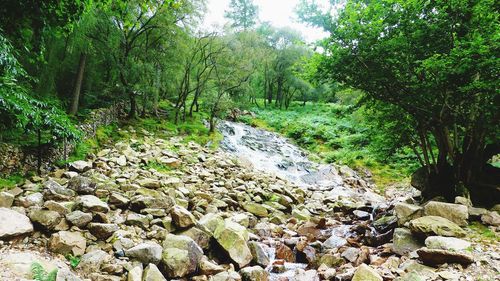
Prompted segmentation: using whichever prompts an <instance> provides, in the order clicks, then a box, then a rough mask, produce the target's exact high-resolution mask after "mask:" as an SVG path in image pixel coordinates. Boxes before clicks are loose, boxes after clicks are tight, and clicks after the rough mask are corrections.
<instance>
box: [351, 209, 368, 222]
mask: <svg viewBox="0 0 500 281" xmlns="http://www.w3.org/2000/svg"><path fill="white" fill-rule="evenodd" d="M352 213H353V214H354V215H355V216H356V217H357V218H358V219H360V220H367V219H369V218H370V213H368V212H365V211H361V210H354V211H352Z"/></svg>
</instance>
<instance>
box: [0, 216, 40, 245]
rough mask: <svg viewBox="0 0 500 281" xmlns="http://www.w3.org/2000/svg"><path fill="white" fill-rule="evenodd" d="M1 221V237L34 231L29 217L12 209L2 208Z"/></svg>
mask: <svg viewBox="0 0 500 281" xmlns="http://www.w3.org/2000/svg"><path fill="white" fill-rule="evenodd" d="M0 222H1V223H0V239H5V238H9V237H15V236H18V235H23V234H28V233H31V232H33V225H32V224H31V222H30V220H29V218H28V217H27V216H25V215H23V214H20V213H18V212H16V211H13V210H11V209H7V208H0ZM6 222H8V223H6Z"/></svg>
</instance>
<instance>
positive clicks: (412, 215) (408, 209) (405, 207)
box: [394, 202, 423, 225]
mask: <svg viewBox="0 0 500 281" xmlns="http://www.w3.org/2000/svg"><path fill="white" fill-rule="evenodd" d="M394 213H395V214H396V217H397V218H398V224H399V225H404V224H405V223H406V222H409V221H411V220H413V219H416V218H419V217H421V216H422V213H423V209H422V207H420V206H417V205H413V204H408V203H403V202H399V203H396V205H394Z"/></svg>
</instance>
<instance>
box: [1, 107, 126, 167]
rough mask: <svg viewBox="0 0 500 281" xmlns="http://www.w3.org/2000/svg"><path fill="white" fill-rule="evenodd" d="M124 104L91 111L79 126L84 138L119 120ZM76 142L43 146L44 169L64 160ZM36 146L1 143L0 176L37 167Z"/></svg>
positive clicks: (92, 135) (93, 135)
mask: <svg viewBox="0 0 500 281" xmlns="http://www.w3.org/2000/svg"><path fill="white" fill-rule="evenodd" d="M123 110H124V105H123V104H121V103H120V104H115V105H113V106H111V107H108V108H100V109H96V110H93V111H92V112H90V114H89V116H88V117H87V119H86V120H85V121H83V122H82V123H81V124H78V125H77V128H78V129H80V130H81V131H82V132H83V138H84V139H88V138H93V137H95V134H96V131H97V128H99V127H101V126H106V125H110V124H112V123H114V122H117V121H118V120H119V118H120V116H122V115H123ZM75 146H76V144H75V143H62V144H58V145H57V146H48V145H46V146H45V147H43V148H42V167H41V168H42V171H47V170H49V169H50V168H51V167H53V166H54V163H55V162H56V161H58V160H63V159H65V157H66V156H67V155H69V154H70V153H71V152H73V150H74V149H75ZM37 154H38V150H37V148H36V147H29V148H26V147H19V146H15V145H12V144H7V143H0V176H6V175H10V174H12V173H17V172H20V173H26V172H28V171H36V169H37V160H38V158H37Z"/></svg>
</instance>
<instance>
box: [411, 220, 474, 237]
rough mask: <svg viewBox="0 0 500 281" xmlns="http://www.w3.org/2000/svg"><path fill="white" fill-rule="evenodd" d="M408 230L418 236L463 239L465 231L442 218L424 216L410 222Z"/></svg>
mask: <svg viewBox="0 0 500 281" xmlns="http://www.w3.org/2000/svg"><path fill="white" fill-rule="evenodd" d="M409 226H410V230H411V232H412V233H414V234H416V235H419V236H421V237H422V236H423V237H426V236H447V237H463V236H465V231H464V230H463V229H461V228H460V226H458V225H456V224H455V223H453V222H452V221H449V220H447V219H445V218H443V217H437V216H425V217H421V218H418V219H414V220H412V221H410V224H409Z"/></svg>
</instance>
